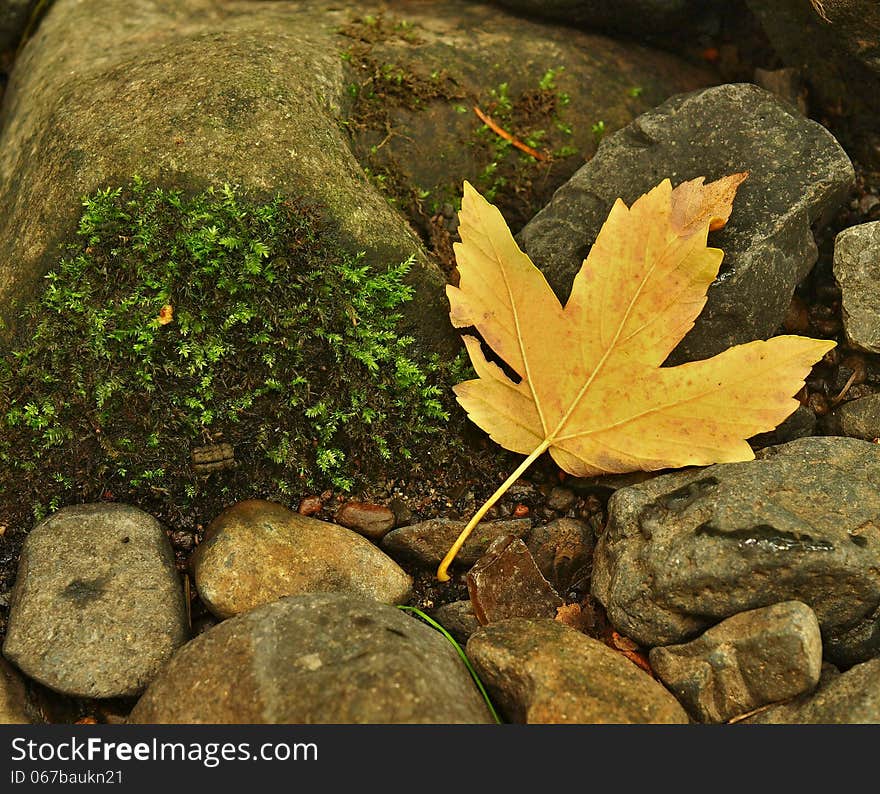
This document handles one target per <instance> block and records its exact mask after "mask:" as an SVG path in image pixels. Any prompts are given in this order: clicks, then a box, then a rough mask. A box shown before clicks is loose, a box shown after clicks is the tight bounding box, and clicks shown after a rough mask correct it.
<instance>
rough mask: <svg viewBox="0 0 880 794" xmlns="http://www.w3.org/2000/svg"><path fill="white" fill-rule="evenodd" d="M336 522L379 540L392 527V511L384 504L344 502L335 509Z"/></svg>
mask: <svg viewBox="0 0 880 794" xmlns="http://www.w3.org/2000/svg"><path fill="white" fill-rule="evenodd" d="M336 523H337V524H342V526H344V527H348V528H349V529H353V530H354V531H355V532H357V533H359V534H361V535H363V536H364V537H366V538H370V540H381V539H382V538H383V537H384V536H385V535H386V534H387V533H388V531H389V530H391V529H393V528H394V513H393V512H392V511H391V510H390V509H389V508H387V507H385V505H374V504H369V503H367V502H346V503H345V504H344V505H342V507H340V508H339V510H337V511H336Z"/></svg>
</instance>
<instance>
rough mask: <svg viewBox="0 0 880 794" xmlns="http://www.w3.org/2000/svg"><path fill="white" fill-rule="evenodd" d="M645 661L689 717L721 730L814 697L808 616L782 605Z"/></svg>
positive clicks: (815, 660)
mask: <svg viewBox="0 0 880 794" xmlns="http://www.w3.org/2000/svg"><path fill="white" fill-rule="evenodd" d="M650 661H651V667H652V668H653V670H654V672H655V673H656V674H657V676H658V677H659V678H660V680H661V681H663V683H664V684H666V686H667V687H668V688H669V689H670V690H671V691H672V692H673V694H675V695H676V697H678V700H679V702H680V703H681V704H682V705H683V706H685V708H687V710H688V712H689V713H690V714H691V716H693V717H694V718H695V719H697V720H699V721H700V722H725V721H726V720H729V719H730V718H732V717H735V716H737V715H739V714H745V713H747V712H749V711H752V710H754V709H755V708H758V707H759V706H764V705H766V704H768V703H775V702H777V701H781V700H787V699H789V698H792V697H795V696H797V695H801V694H803V693H805V692H808V691H810V690H812V689H813V688H814V687H815V686H816V684H817V683H818V681H819V673H820V670H821V667H822V638H821V635H820V633H819V623H818V621H817V620H816V616H815V615H814V614H813V611H812V610H811V609H810V608H809V607H808V606H806V605H805V604H801V603H800V602H798V601H786V602H783V603H780V604H774V605H773V606H769V607H762V608H761V609H753V610H749V611H748V612H740V613H739V614H738V615H734V616H733V617H730V618H727V619H726V620H723V621H722V622H721V623H719V624H718V625H717V626H713V627H712V628H711V629H709V630H708V631H707V632H706V633H705V634H702V635H701V636H700V637H698V638H697V639H695V640H692V641H691V642H689V643H686V644H684V645H669V646H666V647H665V648H653V649H652V650H651V653H650Z"/></svg>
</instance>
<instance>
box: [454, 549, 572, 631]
mask: <svg viewBox="0 0 880 794" xmlns="http://www.w3.org/2000/svg"><path fill="white" fill-rule="evenodd" d="M467 586H468V592H469V593H470V597H471V604H473V607H474V615H476V618H477V620H478V621H479V622H480V624H481V625H483V626H485V625H486V624H487V623H494V622H495V621H497V620H504V619H506V618H554V617H556V610H557V609H558V608H559V607H561V606H562V605H563V603H565V602H564V601H563V600H562V599H561V598H560V597H559V594H558V593H557V592H556V591H555V590H554V589H553V587H552V586H551V585H550V582H548V581H547V580H546V579H545V578H544V577H543V576H542V575H541V572H540V571H539V570H538V566H537V565H535V561H534V560H533V559H532V555H531V553H530V552H529V549H528V547H527V546H526V544H525V543H523V542H522V541H521V540H520V539H519V538H515V537H514V536H513V535H505V536H503V537H500V538H498V539H497V540H495V541H494V542H493V543H492V545H491V546H489V549H488V550H487V551H486V554H485V555H484V556H483V557H481V558H480V559H479V560H478V561H477V563H476V564H475V565H474V567H473V568H471V569H470V571H468V575H467Z"/></svg>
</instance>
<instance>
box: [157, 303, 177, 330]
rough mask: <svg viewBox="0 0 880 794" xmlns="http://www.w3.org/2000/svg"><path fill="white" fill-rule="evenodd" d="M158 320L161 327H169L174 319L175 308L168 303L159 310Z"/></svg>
mask: <svg viewBox="0 0 880 794" xmlns="http://www.w3.org/2000/svg"><path fill="white" fill-rule="evenodd" d="M156 319H157V320H158V322H159V325H168V323H170V322H171V321H172V320H173V319H174V307H173V306H172V305H171V304H170V303H166V304H165V305H164V306H163V307H162V308H161V309H160V310H159V316H158V317H157V318H156Z"/></svg>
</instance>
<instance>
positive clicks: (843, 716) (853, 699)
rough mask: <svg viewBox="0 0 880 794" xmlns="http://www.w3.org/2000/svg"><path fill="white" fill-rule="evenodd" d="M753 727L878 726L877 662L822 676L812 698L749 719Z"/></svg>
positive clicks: (879, 680) (879, 665) (879, 676)
mask: <svg viewBox="0 0 880 794" xmlns="http://www.w3.org/2000/svg"><path fill="white" fill-rule="evenodd" d="M746 722H749V723H753V724H765V725H767V724H775V725H779V724H783V725H826V724H832V725H849V724H861V725H865V724H870V725H875V724H878V723H880V659H872V660H871V661H869V662H865V663H863V664H859V665H856V666H855V667H852V668H850V669H849V670H847V671H846V672H845V673H840V674H839V675H836V674H831V675H827V676H826V675H823V677H822V682H821V683H820V685H819V688H818V689H817V690H816V692H815V693H814V694H812V695H807V696H805V697H801V698H797V699H796V700H795V701H793V702H791V703H786V704H782V705H779V706H774V707H773V708H770V709H767V710H766V711H762V712H761V713H760V714H756V715H754V716H753V717H750V718H749V719H748V720H746Z"/></svg>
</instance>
